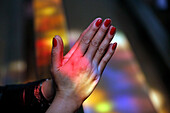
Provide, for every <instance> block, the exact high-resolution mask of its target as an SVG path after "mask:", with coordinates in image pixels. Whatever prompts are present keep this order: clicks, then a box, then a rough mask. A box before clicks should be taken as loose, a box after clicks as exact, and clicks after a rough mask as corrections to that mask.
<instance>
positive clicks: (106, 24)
mask: <svg viewBox="0 0 170 113" xmlns="http://www.w3.org/2000/svg"><path fill="white" fill-rule="evenodd" d="M110 23H111V20H110V19H106V20H105V22H104V26H105V27H108V26H109V25H110Z"/></svg>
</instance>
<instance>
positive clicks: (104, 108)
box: [95, 102, 113, 113]
mask: <svg viewBox="0 0 170 113" xmlns="http://www.w3.org/2000/svg"><path fill="white" fill-rule="evenodd" d="M112 108H113V105H112V103H110V102H102V103H99V104H97V106H96V107H95V111H96V112H100V113H105V112H111V111H112Z"/></svg>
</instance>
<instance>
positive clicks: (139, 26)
mask: <svg viewBox="0 0 170 113" xmlns="http://www.w3.org/2000/svg"><path fill="white" fill-rule="evenodd" d="M96 17H101V18H103V20H104V19H105V18H111V19H112V24H113V25H114V26H115V27H116V28H117V33H116V35H115V38H114V40H112V42H117V43H118V48H117V50H116V52H115V55H114V56H113V57H112V59H111V60H110V62H109V64H108V65H107V67H106V68H105V71H104V73H103V76H102V80H101V81H100V83H99V85H98V86H97V88H96V89H95V91H94V92H93V93H92V95H91V96H90V97H89V98H88V99H87V100H86V101H85V102H84V104H83V107H84V112H85V113H156V112H157V113H170V97H169V95H170V85H169V83H170V79H169V76H170V73H169V70H170V21H169V20H170V10H169V1H168V0H1V1H0V85H7V84H20V83H27V82H31V81H36V80H39V79H42V78H49V77H50V72H49V66H50V55H51V47H52V38H53V37H54V36H55V35H60V36H61V37H62V39H63V41H64V46H65V49H64V53H67V52H68V51H69V49H70V48H71V47H72V46H73V44H74V43H75V41H76V40H77V39H78V37H79V35H80V34H81V33H82V32H83V30H84V29H85V28H86V27H87V26H88V25H89V24H90V23H91V22H92V21H93V20H94V19H95V18H96Z"/></svg>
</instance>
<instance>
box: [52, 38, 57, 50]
mask: <svg viewBox="0 0 170 113" xmlns="http://www.w3.org/2000/svg"><path fill="white" fill-rule="evenodd" d="M53 47H54V48H55V47H57V39H56V38H55V37H54V38H53Z"/></svg>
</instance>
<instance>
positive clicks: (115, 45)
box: [112, 42, 117, 51]
mask: <svg viewBox="0 0 170 113" xmlns="http://www.w3.org/2000/svg"><path fill="white" fill-rule="evenodd" d="M116 47H117V42H115V43H113V45H112V50H113V51H115V50H116Z"/></svg>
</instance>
